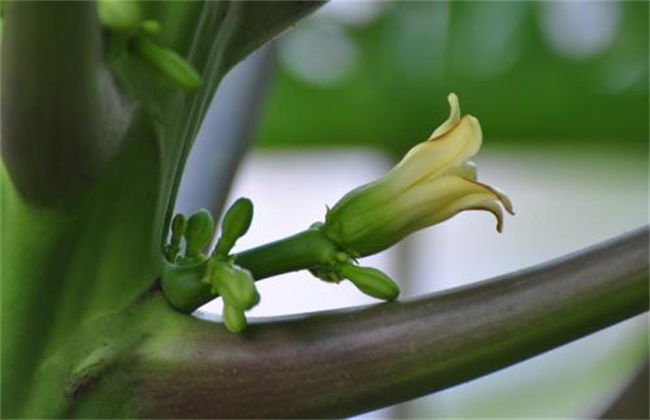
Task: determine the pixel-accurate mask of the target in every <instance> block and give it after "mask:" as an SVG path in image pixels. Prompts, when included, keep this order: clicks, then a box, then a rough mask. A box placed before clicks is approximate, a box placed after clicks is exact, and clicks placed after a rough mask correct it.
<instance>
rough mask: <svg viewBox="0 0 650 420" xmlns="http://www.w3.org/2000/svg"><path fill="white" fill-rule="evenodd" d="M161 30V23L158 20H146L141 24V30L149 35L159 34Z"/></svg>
mask: <svg viewBox="0 0 650 420" xmlns="http://www.w3.org/2000/svg"><path fill="white" fill-rule="evenodd" d="M161 29H162V27H161V26H160V22H158V21H157V20H145V21H143V22H142V23H140V30H141V31H142V32H144V33H146V34H149V35H156V34H159V33H160V30H161Z"/></svg>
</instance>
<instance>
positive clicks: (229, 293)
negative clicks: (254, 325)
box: [207, 257, 260, 310]
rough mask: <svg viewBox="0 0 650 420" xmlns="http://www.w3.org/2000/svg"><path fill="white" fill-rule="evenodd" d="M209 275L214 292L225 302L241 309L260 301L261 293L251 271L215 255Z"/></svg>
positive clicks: (211, 260) (250, 306)
mask: <svg viewBox="0 0 650 420" xmlns="http://www.w3.org/2000/svg"><path fill="white" fill-rule="evenodd" d="M209 276H210V278H209V279H207V281H208V282H210V283H211V284H212V292H213V293H215V294H219V295H221V297H222V298H223V300H224V302H225V303H227V304H229V305H232V306H234V307H236V308H239V309H241V310H246V309H250V308H252V307H253V306H255V305H257V304H258V303H259V301H260V295H259V293H258V292H257V288H256V287H255V280H254V279H253V276H252V275H251V273H250V271H248V270H245V269H243V268H241V267H239V266H236V265H234V264H233V263H231V262H226V261H223V260H220V259H219V258H215V257H213V258H211V259H210V271H209Z"/></svg>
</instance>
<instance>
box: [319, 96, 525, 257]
mask: <svg viewBox="0 0 650 420" xmlns="http://www.w3.org/2000/svg"><path fill="white" fill-rule="evenodd" d="M448 100H449V105H450V106H451V113H450V115H449V118H448V119H447V120H446V121H445V122H444V123H443V124H442V125H441V126H440V127H438V128H437V129H436V130H435V131H434V132H433V133H432V134H431V136H430V137H429V139H428V140H427V141H425V142H423V143H420V144H418V145H417V146H415V147H414V148H413V149H411V150H410V151H409V152H408V153H407V154H406V155H405V156H404V157H403V158H402V160H401V161H400V162H399V163H398V164H397V166H395V167H394V168H393V169H392V170H391V171H390V172H388V173H387V174H385V175H384V176H383V177H381V178H379V179H378V180H376V181H374V182H372V183H370V184H366V185H364V186H361V187H359V188H357V189H355V190H353V191H351V192H349V193H348V194H347V195H345V196H344V197H343V198H342V199H341V200H339V202H337V203H336V204H335V205H334V207H332V208H331V209H330V210H329V211H328V212H327V216H326V219H325V223H324V225H323V226H322V231H323V233H324V234H325V235H326V236H327V237H328V238H329V239H330V240H332V241H333V242H334V243H336V244H337V245H338V246H340V247H341V248H342V249H344V250H345V251H347V252H349V253H350V254H353V255H358V256H363V255H369V254H373V253H376V252H379V251H381V250H383V249H385V248H388V247H390V246H392V245H393V244H395V243H396V242H398V241H399V240H401V239H402V238H404V237H405V236H407V235H409V234H411V233H413V232H415V231H417V230H420V229H423V228H425V227H428V226H431V225H434V224H437V223H440V222H442V221H444V220H446V219H448V218H450V217H452V216H454V215H455V214H457V213H459V212H461V211H464V210H487V211H489V212H491V213H492V214H494V216H495V217H496V219H497V230H498V231H501V229H502V227H503V211H502V206H503V207H504V208H505V209H506V210H507V211H508V212H509V213H511V214H514V213H513V211H512V204H511V203H510V200H509V199H508V197H506V196H505V195H504V194H502V193H501V192H499V191H498V190H497V189H496V188H493V187H490V186H488V185H485V184H482V183H480V182H478V181H477V178H476V168H475V166H474V164H473V163H472V162H470V161H469V159H471V158H472V157H473V156H474V155H476V154H477V153H478V151H479V149H480V148H481V142H482V137H483V136H482V133H481V126H480V124H479V122H478V120H477V119H476V118H474V117H472V116H471V115H465V116H463V117H461V115H460V107H459V104H458V98H457V97H456V95H455V94H453V93H452V94H450V95H449V97H448Z"/></svg>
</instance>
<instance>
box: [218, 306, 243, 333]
mask: <svg viewBox="0 0 650 420" xmlns="http://www.w3.org/2000/svg"><path fill="white" fill-rule="evenodd" d="M223 322H224V324H226V328H228V330H230V331H231V332H234V333H236V334H238V333H240V332H242V331H244V330H245V329H246V324H247V322H246V315H244V311H242V310H241V309H239V308H235V307H234V306H232V305H228V304H224V305H223Z"/></svg>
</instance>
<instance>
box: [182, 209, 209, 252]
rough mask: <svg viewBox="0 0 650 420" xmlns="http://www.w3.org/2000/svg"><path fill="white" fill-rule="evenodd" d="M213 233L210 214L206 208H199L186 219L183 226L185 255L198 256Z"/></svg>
mask: <svg viewBox="0 0 650 420" xmlns="http://www.w3.org/2000/svg"><path fill="white" fill-rule="evenodd" d="M213 233H214V221H213V220H212V215H211V214H210V212H209V211H207V210H206V209H201V210H199V211H197V212H196V213H194V214H192V215H191V216H190V218H189V219H188V220H187V226H186V228H185V243H186V247H185V255H186V256H187V257H198V256H200V255H201V250H202V249H203V248H205V247H206V246H207V245H208V244H209V243H210V240H212V235H213Z"/></svg>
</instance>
